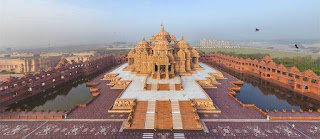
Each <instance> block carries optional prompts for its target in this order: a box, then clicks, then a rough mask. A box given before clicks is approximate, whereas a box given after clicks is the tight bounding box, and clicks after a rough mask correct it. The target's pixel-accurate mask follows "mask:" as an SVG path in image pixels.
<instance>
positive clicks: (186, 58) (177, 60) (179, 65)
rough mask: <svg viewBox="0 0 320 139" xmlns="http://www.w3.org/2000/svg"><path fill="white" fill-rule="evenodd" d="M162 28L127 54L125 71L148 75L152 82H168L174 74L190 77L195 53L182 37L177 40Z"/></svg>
mask: <svg viewBox="0 0 320 139" xmlns="http://www.w3.org/2000/svg"><path fill="white" fill-rule="evenodd" d="M161 27H162V29H161V31H160V32H158V34H157V35H156V36H151V38H150V39H149V41H146V39H145V38H143V39H142V40H141V41H140V42H139V43H138V44H137V46H136V47H135V48H134V49H133V50H131V51H130V52H129V54H128V67H127V68H126V70H129V71H132V73H135V74H141V75H149V74H151V77H153V78H156V79H163V78H164V79H169V78H171V77H174V76H175V75H191V73H194V72H195V71H196V70H199V69H202V68H201V67H200V66H199V63H198V61H199V57H200V55H199V53H198V52H197V51H196V50H195V49H194V48H192V47H191V46H190V45H189V43H188V42H187V41H185V40H184V38H183V37H182V38H181V40H180V41H177V40H176V37H175V36H173V35H170V34H169V33H168V32H167V31H166V30H165V29H164V26H163V25H161Z"/></svg>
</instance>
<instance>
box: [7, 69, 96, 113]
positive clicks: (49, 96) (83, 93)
mask: <svg viewBox="0 0 320 139" xmlns="http://www.w3.org/2000/svg"><path fill="white" fill-rule="evenodd" d="M100 74H102V72H98V73H95V74H93V75H91V76H87V77H79V78H76V79H74V80H72V81H69V82H66V83H64V84H62V85H60V86H59V87H56V88H55V89H54V90H48V91H45V92H41V93H39V94H37V95H34V96H32V97H29V98H27V99H24V100H22V101H19V102H17V103H15V104H12V105H9V106H8V107H9V109H21V110H25V109H28V110H33V109H34V110H51V111H53V110H69V109H71V108H73V107H75V106H76V105H77V104H85V103H87V102H88V101H89V100H90V99H91V98H92V95H91V93H90V88H89V87H86V85H85V82H87V81H89V80H91V79H93V78H95V77H97V76H98V75H100Z"/></svg>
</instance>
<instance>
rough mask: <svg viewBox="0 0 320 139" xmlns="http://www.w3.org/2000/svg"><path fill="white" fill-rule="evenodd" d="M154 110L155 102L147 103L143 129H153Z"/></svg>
mask: <svg viewBox="0 0 320 139" xmlns="http://www.w3.org/2000/svg"><path fill="white" fill-rule="evenodd" d="M155 110H156V102H155V101H148V107H147V113H146V120H145V126H144V127H145V129H154V121H155Z"/></svg>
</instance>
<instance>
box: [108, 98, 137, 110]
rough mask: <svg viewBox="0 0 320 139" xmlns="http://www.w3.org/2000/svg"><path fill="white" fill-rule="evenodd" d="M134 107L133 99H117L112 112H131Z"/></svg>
mask: <svg viewBox="0 0 320 139" xmlns="http://www.w3.org/2000/svg"><path fill="white" fill-rule="evenodd" d="M134 105H136V102H135V99H121V98H117V100H116V101H115V102H114V104H113V107H112V109H113V110H131V109H132V108H133V106H134Z"/></svg>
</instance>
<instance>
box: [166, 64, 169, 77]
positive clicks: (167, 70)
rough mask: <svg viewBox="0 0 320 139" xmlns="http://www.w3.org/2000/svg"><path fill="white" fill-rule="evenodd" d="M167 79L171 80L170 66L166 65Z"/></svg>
mask: <svg viewBox="0 0 320 139" xmlns="http://www.w3.org/2000/svg"><path fill="white" fill-rule="evenodd" d="M166 80H169V66H168V65H166Z"/></svg>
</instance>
